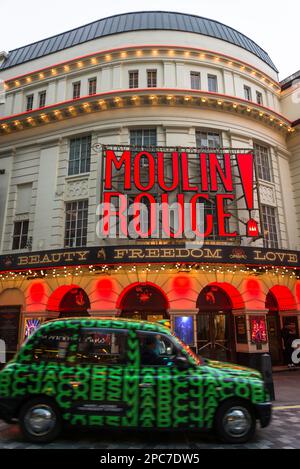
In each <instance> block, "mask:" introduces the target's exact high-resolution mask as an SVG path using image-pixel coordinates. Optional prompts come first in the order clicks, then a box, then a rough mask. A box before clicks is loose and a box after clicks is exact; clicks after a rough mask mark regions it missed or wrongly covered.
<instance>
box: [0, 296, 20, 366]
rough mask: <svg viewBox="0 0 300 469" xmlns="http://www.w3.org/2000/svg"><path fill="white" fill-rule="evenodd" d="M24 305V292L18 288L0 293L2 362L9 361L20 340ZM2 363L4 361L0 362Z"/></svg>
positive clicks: (0, 359)
mask: <svg viewBox="0 0 300 469" xmlns="http://www.w3.org/2000/svg"><path fill="white" fill-rule="evenodd" d="M24 306H25V296H24V293H23V292H22V291H21V290H19V289H18V288H8V289H6V290H4V291H3V292H1V294H0V341H1V344H4V345H5V346H4V351H3V353H2V354H1V356H0V367H1V363H2V362H8V361H10V360H11V359H12V358H13V357H14V355H15V353H16V352H17V350H18V347H19V344H20V343H21V342H22V339H21V334H20V326H21V311H22V308H24ZM2 365H4V363H2Z"/></svg>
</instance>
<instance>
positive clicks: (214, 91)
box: [207, 73, 219, 93]
mask: <svg viewBox="0 0 300 469" xmlns="http://www.w3.org/2000/svg"><path fill="white" fill-rule="evenodd" d="M210 80H214V83H215V85H216V86H215V89H212V87H211V86H210ZM207 88H208V91H209V92H210V93H218V92H219V84H218V76H217V75H213V74H212V73H208V74H207Z"/></svg>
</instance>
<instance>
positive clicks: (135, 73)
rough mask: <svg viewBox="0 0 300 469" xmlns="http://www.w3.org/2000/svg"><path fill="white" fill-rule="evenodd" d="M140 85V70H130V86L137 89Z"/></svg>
mask: <svg viewBox="0 0 300 469" xmlns="http://www.w3.org/2000/svg"><path fill="white" fill-rule="evenodd" d="M138 87H139V70H128V88H129V89H136V88H138Z"/></svg>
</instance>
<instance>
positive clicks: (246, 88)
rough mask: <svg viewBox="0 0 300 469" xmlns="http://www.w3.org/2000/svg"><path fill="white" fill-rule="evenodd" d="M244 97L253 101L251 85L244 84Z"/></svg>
mask: <svg viewBox="0 0 300 469" xmlns="http://www.w3.org/2000/svg"><path fill="white" fill-rule="evenodd" d="M244 97H245V100H246V101H251V102H252V89H251V86H249V85H244Z"/></svg>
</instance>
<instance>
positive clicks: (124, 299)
mask: <svg viewBox="0 0 300 469" xmlns="http://www.w3.org/2000/svg"><path fill="white" fill-rule="evenodd" d="M117 307H118V309H119V310H120V311H121V317H125V318H130V319H143V320H146V321H159V320H163V319H167V318H168V310H169V302H168V299H167V297H166V295H165V294H164V292H163V291H162V290H161V288H159V287H158V286H157V285H155V284H152V283H150V282H146V283H134V284H132V285H129V286H128V287H127V288H126V289H125V290H124V291H123V293H122V294H121V296H120V298H119V301H118V304H117Z"/></svg>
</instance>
